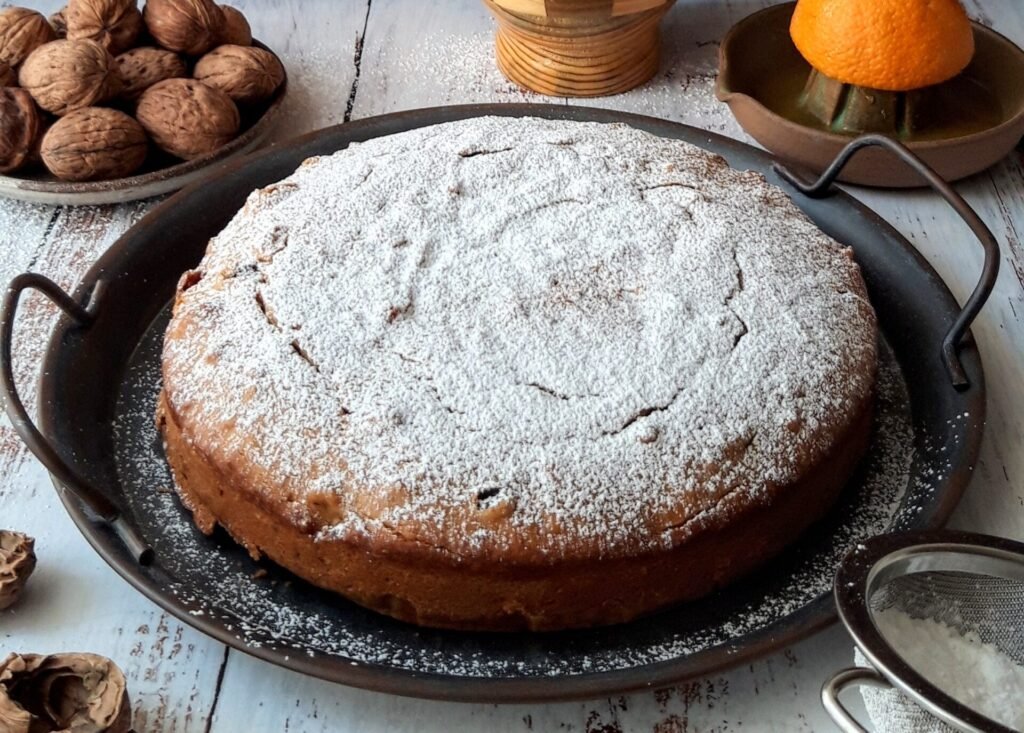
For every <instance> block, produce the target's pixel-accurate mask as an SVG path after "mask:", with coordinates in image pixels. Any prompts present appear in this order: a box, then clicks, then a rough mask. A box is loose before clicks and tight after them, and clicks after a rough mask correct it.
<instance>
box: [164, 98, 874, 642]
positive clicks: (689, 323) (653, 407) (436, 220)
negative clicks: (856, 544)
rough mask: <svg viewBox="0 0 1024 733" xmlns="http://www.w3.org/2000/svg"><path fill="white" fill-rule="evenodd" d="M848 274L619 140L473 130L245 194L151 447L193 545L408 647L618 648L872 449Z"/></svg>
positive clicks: (863, 316)
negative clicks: (590, 632) (378, 618)
mask: <svg viewBox="0 0 1024 733" xmlns="http://www.w3.org/2000/svg"><path fill="white" fill-rule="evenodd" d="M876 331H877V328H876V323H875V316H874V312H873V310H872V308H871V305H870V303H869V301H868V298H867V295H866V292H865V289H864V284H863V281H862V279H861V276H860V272H859V269H858V267H857V265H856V264H855V263H854V261H853V258H852V255H851V252H850V250H849V249H846V248H844V247H843V246H841V245H839V244H838V243H836V242H835V241H833V240H832V239H830V238H829V237H827V236H825V235H824V234H823V233H822V232H821V231H819V230H818V229H817V227H815V226H814V224H812V223H811V222H810V221H809V220H808V219H807V218H806V217H805V216H804V215H803V214H802V213H801V212H800V211H799V209H797V207H796V206H795V205H794V204H793V203H792V202H791V201H790V200H789V198H788V197H787V196H786V195H785V194H784V193H783V192H782V191H781V190H779V189H777V188H774V187H772V186H771V185H769V184H768V183H766V181H765V180H764V178H763V177H762V176H760V175H758V174H755V173H750V172H738V171H735V170H732V169H731V168H729V166H728V165H727V164H726V163H725V161H724V160H722V159H721V158H719V157H717V156H715V155H712V154H709V153H707V152H705V151H703V150H701V149H699V148H697V147H694V146H692V145H689V144H686V143H683V142H680V141H676V140H668V139H663V138H660V137H656V136H653V135H651V134H648V133H645V132H642V131H639V130H636V129H633V128H631V127H628V126H625V125H607V124H597V123H583V122H569V121H553V120H540V119H512V118H503V117H501V118H477V119H471V120H464V121H459V122H453V123H449V124H444V125H439V126H435V127H428V128H423V129H418V130H414V131H410V132H405V133H401V134H397V135H393V136H389V137H383V138H378V139H374V140H372V141H369V142H366V143H362V144H358V145H352V146H351V147H349V148H348V149H347V150H343V151H341V152H339V153H337V154H335V155H332V156H327V157H320V158H314V159H311V160H308V161H306V162H305V163H303V164H302V166H301V167H300V168H299V169H298V170H297V171H296V172H295V173H294V175H292V176H290V177H289V178H287V179H285V180H283V181H281V182H279V183H276V184H274V185H271V186H268V187H266V188H264V189H261V190H258V191H256V192H254V193H253V194H252V195H251V196H250V197H249V199H248V200H247V202H246V204H245V206H244V208H243V209H242V210H241V211H239V212H238V214H237V215H236V216H235V217H234V219H233V220H232V221H231V223H230V224H228V226H227V227H226V228H225V229H224V230H223V231H222V232H221V233H220V234H219V235H218V236H217V237H215V238H214V239H213V240H212V241H211V242H210V244H209V247H208V249H207V252H206V255H205V257H204V258H203V260H202V262H201V263H200V264H199V266H198V267H197V268H196V269H195V270H193V271H190V272H188V273H186V274H185V275H184V276H183V277H182V278H181V281H180V283H179V286H178V292H177V297H176V301H175V304H174V313H173V316H172V319H171V322H170V325H169V327H168V329H167V334H166V339H165V343H164V351H163V391H162V393H161V396H160V401H159V408H158V420H159V423H160V426H161V430H162V433H163V436H164V441H165V449H166V454H167V458H168V461H169V463H170V465H171V468H172V470H173V473H174V477H175V481H176V484H177V488H178V491H179V493H180V495H181V498H182V500H183V502H184V503H185V505H186V506H187V507H188V508H190V509H191V510H192V512H193V513H194V517H195V520H196V522H197V524H198V526H199V527H200V528H201V529H202V530H203V531H205V532H211V531H212V530H213V528H214V527H215V525H217V524H219V525H221V526H223V527H224V528H225V529H226V530H227V531H228V532H229V533H230V534H231V536H232V537H234V538H235V540H237V541H238V542H239V543H241V544H243V545H244V546H245V547H246V548H248V550H249V551H250V553H251V554H252V555H253V556H254V557H259V556H261V555H266V556H268V557H269V558H271V559H272V560H274V561H275V562H277V563H279V564H280V565H282V566H284V567H286V568H288V569H289V570H291V571H293V572H294V573H296V574H297V575H299V576H301V577H303V578H305V579H306V580H308V581H310V582H311V583H314V584H316V585H318V586H321V587H324V588H328V589H330V590H333V591H337V592H338V593H341V594H343V595H345V596H346V597H348V598H349V599H351V600H353V601H355V602H356V603H359V604H362V605H364V606H367V607H369V608H372V609H376V610H377V611H380V612H383V613H386V614H389V615H391V616H394V617H397V618H400V619H404V620H407V621H411V622H414V623H419V624H424V625H430V626H438V627H453V628H463V629H495V630H498V629H503V630H504V629H537V630H540V629H560V628H569V627H581V626H592V625H599V624H609V623H616V622H622V621H627V620H629V619H633V618H635V617H637V616H639V615H641V614H645V613H650V612H652V611H654V610H657V609H660V608H664V607H666V606H669V605H671V604H674V603H678V602H680V601H684V600H687V599H693V598H697V597H699V596H702V595H705V594H707V593H708V592H710V591H712V590H713V589H715V588H717V587H720V586H722V585H724V584H726V583H729V582H730V581H732V580H734V579H736V578H738V577H739V576H741V575H743V574H744V573H747V572H749V571H751V570H752V569H753V568H755V567H757V566H758V565H760V564H762V563H764V562H765V561H766V560H767V559H768V558H770V557H772V556H773V555H775V554H777V553H778V552H779V551H780V550H781V549H783V548H784V547H785V546H786V545H787V544H789V543H791V542H792V541H793V540H794V539H796V538H797V537H798V536H799V535H800V533H801V532H803V531H804V530H805V529H806V528H807V527H808V525H810V524H811V523H813V522H814V521H815V520H817V519H818V518H820V517H821V516H822V515H823V514H824V513H825V512H826V511H827V510H828V509H829V508H830V507H831V506H832V504H833V503H834V501H835V499H836V497H837V495H838V494H839V492H840V490H841V489H842V487H843V485H844V484H845V483H846V481H847V479H848V478H849V476H850V475H851V473H852V472H853V470H854V469H855V467H856V464H857V462H858V461H859V459H860V458H861V456H862V455H863V453H864V451H865V449H866V446H867V443H868V438H869V434H870V427H871V416H872V402H873V394H874V384H875V366H876V339H877V333H876Z"/></svg>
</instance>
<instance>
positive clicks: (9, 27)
mask: <svg viewBox="0 0 1024 733" xmlns="http://www.w3.org/2000/svg"><path fill="white" fill-rule="evenodd" d="M56 37H57V36H56V34H55V33H54V32H53V28H52V27H51V26H50V24H49V22H48V21H47V20H46V18H44V17H43V15H42V13H37V12H36V11H34V10H29V9H28V8H5V9H4V10H0V61H4V62H6V63H7V65H8V66H11V67H12V68H13V67H15V66H17V65H18V64H20V63H21V62H22V61H24V60H25V59H27V58H28V55H29V54H30V53H32V52H33V51H35V50H36V49H37V48H39V47H40V46H42V45H43V44H44V43H49V42H50V41H52V40H54V39H55V38H56Z"/></svg>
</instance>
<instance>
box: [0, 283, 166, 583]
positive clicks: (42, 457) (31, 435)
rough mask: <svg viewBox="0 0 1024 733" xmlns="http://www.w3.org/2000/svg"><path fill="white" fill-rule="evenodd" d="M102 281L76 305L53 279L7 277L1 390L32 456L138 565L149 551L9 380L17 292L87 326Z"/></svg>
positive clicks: (0, 329)
mask: <svg viewBox="0 0 1024 733" xmlns="http://www.w3.org/2000/svg"><path fill="white" fill-rule="evenodd" d="M102 285H103V283H102V282H101V283H99V284H98V285H97V286H96V288H95V289H94V290H93V292H92V297H91V298H90V303H89V304H88V305H86V306H84V307H83V306H81V305H79V304H78V303H76V302H75V301H74V300H73V299H72V298H71V296H69V295H68V294H67V293H65V292H64V291H63V290H62V289H61V287H60V286H59V285H57V283H55V282H53V281H52V280H50V279H49V278H46V277H44V276H42V275H39V274H37V273H33V272H27V273H24V274H21V275H18V276H17V277H15V278H14V280H12V281H11V284H10V285H9V286H8V288H7V293H6V294H5V295H4V301H3V310H2V311H0V390H2V392H3V396H4V403H5V407H6V410H7V416H8V417H9V418H10V420H11V424H12V425H13V426H14V429H15V430H16V431H17V433H18V435H19V436H20V437H21V439H22V440H23V441H24V442H25V445H27V446H28V449H29V450H30V451H32V453H33V454H34V455H35V457H36V458H38V459H39V461H40V462H41V463H42V464H43V465H44V466H45V467H46V469H47V470H48V471H49V472H50V473H51V474H52V475H53V476H54V478H56V479H57V481H58V482H59V483H60V484H61V486H63V487H64V488H65V489H66V490H67V491H70V492H71V493H72V494H74V496H75V497H77V498H78V500H79V501H81V502H82V504H84V505H85V506H86V507H87V508H88V509H89V510H90V511H91V512H92V513H93V514H95V515H96V517H98V518H99V519H101V520H102V521H104V522H106V523H107V524H109V525H110V527H111V528H112V529H113V530H114V532H115V533H116V534H117V535H118V536H119V537H120V538H121V540H122V541H123V542H124V543H125V545H126V546H127V547H128V550H129V551H130V552H131V553H132V555H134V556H135V558H136V560H138V562H140V563H142V564H148V563H150V562H152V560H153V550H152V549H151V548H150V547H149V546H148V545H147V544H146V543H145V542H144V541H143V540H142V538H141V537H140V536H139V535H138V533H137V532H136V531H135V530H134V529H133V528H132V527H130V526H129V525H128V524H127V523H126V522H125V520H124V518H123V517H122V516H121V515H120V512H119V511H118V509H117V507H116V506H114V504H113V503H112V502H111V501H110V500H109V499H108V498H107V497H106V496H104V495H103V493H102V492H100V491H99V490H97V489H96V488H95V487H94V486H92V485H91V484H90V483H89V482H88V481H86V480H85V479H83V478H82V477H81V476H79V475H78V473H77V472H76V471H75V470H74V469H72V468H71V467H70V466H69V465H68V464H67V463H66V462H65V461H64V459H63V458H61V456H60V454H59V453H57V451H56V449H55V448H54V447H53V445H51V443H50V441H49V440H47V438H46V436H44V435H43V434H42V433H41V432H39V429H38V428H37V427H36V426H35V424H34V423H33V422H32V418H31V417H29V415H28V411H27V410H26V409H25V405H24V404H23V403H22V401H21V397H19V396H18V388H17V385H16V384H15V382H14V363H13V359H12V357H11V343H12V340H13V336H14V317H15V315H16V313H17V311H18V302H19V300H20V298H21V294H22V293H23V292H24V291H25V290H28V289H34V290H38V291H39V292H40V293H42V294H43V295H45V296H46V297H47V298H49V299H50V300H51V301H53V303H54V304H55V305H56V306H57V307H58V308H60V309H61V311H63V312H64V314H65V315H67V316H68V317H69V318H71V319H72V320H73V321H75V322H76V323H77V324H78V325H79V326H81V327H83V328H88V327H89V326H90V325H92V323H93V321H94V320H95V315H94V307H95V303H96V301H97V298H98V296H99V294H100V293H101V291H102Z"/></svg>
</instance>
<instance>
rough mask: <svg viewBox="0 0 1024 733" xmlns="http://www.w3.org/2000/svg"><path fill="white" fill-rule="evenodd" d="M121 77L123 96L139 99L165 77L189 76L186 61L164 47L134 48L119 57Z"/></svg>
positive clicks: (118, 67) (123, 97)
mask: <svg viewBox="0 0 1024 733" xmlns="http://www.w3.org/2000/svg"><path fill="white" fill-rule="evenodd" d="M117 71H118V75H119V76H120V77H121V97H122V99H127V100H129V101H135V100H136V99H138V98H139V97H140V96H141V95H142V93H143V92H144V91H146V90H147V89H149V88H150V87H151V86H153V85H154V84H156V83H157V82H158V81H163V80H164V79H176V78H180V77H183V76H188V68H187V67H186V66H185V61H184V60H183V59H182V58H181V56H179V55H178V54H176V53H174V52H173V51H167V50H164V49H162V48H154V47H143V48H133V49H132V50H131V51H126V52H125V53H123V54H121V55H120V56H118V57H117Z"/></svg>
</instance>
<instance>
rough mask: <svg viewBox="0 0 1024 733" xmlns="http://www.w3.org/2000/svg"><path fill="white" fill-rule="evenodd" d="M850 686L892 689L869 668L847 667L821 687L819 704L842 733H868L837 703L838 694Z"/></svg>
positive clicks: (883, 678) (878, 674)
mask: <svg viewBox="0 0 1024 733" xmlns="http://www.w3.org/2000/svg"><path fill="white" fill-rule="evenodd" d="M850 685H871V686H872V687H888V688H890V689H891V688H892V685H890V684H889V681H888V680H887V679H885V677H883V676H882V675H881V674H880V673H879V672H878V671H877V670H874V669H871V668H869V667H847V668H846V669H843V670H840V671H838V672H836V673H835V674H834V675H832V678H831V679H830V680H828V681H827V682H825V684H824V685H822V687H821V704H822V705H823V706H824V707H825V712H827V713H828V715H829V717H830V718H832V722H833V723H835V724H836V726H838V728H839V730H841V731H842V732H843V733H868V731H867V729H866V728H864V727H863V726H862V725H861V724H860V723H858V722H857V721H856V719H855V718H854V717H853V716H852V715H850V711H849V710H847V709H846V708H845V707H844V706H843V703H841V702H840V701H839V693H841V692H842V691H843V690H845V689H846V688H847V687H849V686H850Z"/></svg>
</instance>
